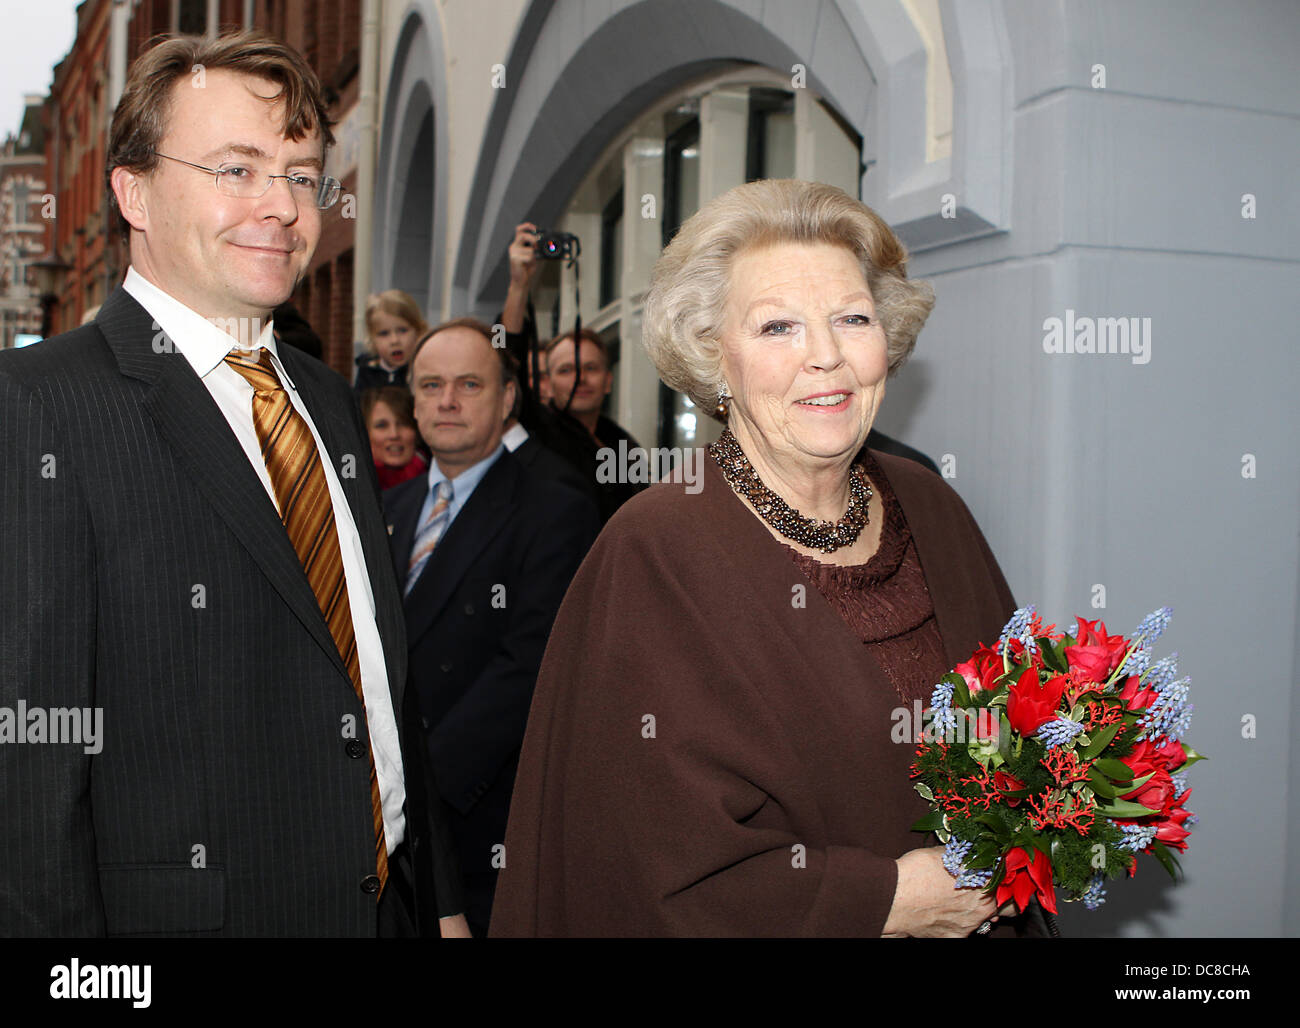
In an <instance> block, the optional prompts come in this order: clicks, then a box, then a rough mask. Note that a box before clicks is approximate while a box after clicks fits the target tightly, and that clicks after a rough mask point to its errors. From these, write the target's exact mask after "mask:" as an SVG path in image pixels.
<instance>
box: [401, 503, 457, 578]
mask: <svg viewBox="0 0 1300 1028" xmlns="http://www.w3.org/2000/svg"><path fill="white" fill-rule="evenodd" d="M451 496H452V488H451V481H450V480H449V479H446V478H444V479H443V480H442V481H441V482H439V483H438V491H437V495H436V496H435V498H434V501H433V509H432V510H430V511H429V516H428V517H427V518H425V519H424V524H423V525H421V526H420V531H419V532H417V533H416V534H415V542H414V543H412V544H411V562H410V563H409V564H407V565H406V593H405V595H410V592H411V588H412V587H413V586H414V585H415V580H416V579H417V578H419V577H420V572H421V571H423V570H424V566H425V565H426V564H427V563H429V556H430V555H431V554H432V553H433V548H434V547H435V546H437V545H438V540H439V539H440V538H441V537H442V533H443V531H444V530H445V529H446V527H447V518H448V516H449V514H450V512H451Z"/></svg>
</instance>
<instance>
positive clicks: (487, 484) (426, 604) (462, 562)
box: [406, 453, 521, 645]
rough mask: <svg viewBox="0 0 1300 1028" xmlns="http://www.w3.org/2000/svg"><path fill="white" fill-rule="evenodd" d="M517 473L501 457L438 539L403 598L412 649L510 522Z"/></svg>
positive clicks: (506, 455)
mask: <svg viewBox="0 0 1300 1028" xmlns="http://www.w3.org/2000/svg"><path fill="white" fill-rule="evenodd" d="M520 473H521V471H520V467H519V464H518V463H517V462H516V461H515V459H514V458H513V457H512V456H511V455H510V454H509V453H503V454H502V455H501V456H500V457H499V458H498V459H497V462H496V463H495V464H493V465H492V467H491V468H489V469H488V473H487V474H486V475H485V476H484V477H483V481H481V482H480V483H479V484H478V487H477V488H476V489H475V490H474V492H473V494H472V495H471V496H470V498H469V501H468V502H467V503H466V504H465V506H464V507H462V508H461V511H460V513H459V514H457V515H456V520H455V521H453V522H452V523H451V526H450V527H449V528H448V529H447V531H446V532H445V533H444V534H443V536H442V538H441V539H439V540H438V545H437V548H436V549H434V551H433V555H432V556H431V557H430V558H429V563H428V564H426V565H425V568H424V570H423V571H422V572H421V573H420V577H419V579H418V580H417V581H416V583H415V588H413V589H412V590H411V592H410V594H409V595H408V596H407V597H406V635H407V639H408V640H409V641H410V643H411V644H412V645H414V644H415V642H416V640H417V639H419V638H420V636H422V635H423V634H424V633H425V632H427V631H428V630H429V627H430V626H431V625H432V624H433V622H434V621H435V620H436V619H437V618H438V615H439V614H441V613H442V610H443V608H444V607H445V606H446V605H447V601H448V600H449V599H450V598H451V595H452V593H453V592H455V590H456V587H457V586H458V585H459V584H460V581H461V579H462V578H464V577H465V573H466V572H467V571H468V570H469V569H470V568H471V567H472V566H473V565H474V562H475V561H476V560H477V559H478V557H479V554H481V553H482V552H483V550H484V549H485V548H486V547H487V545H488V543H490V542H491V541H492V540H493V539H494V538H495V537H496V535H497V533H498V532H500V531H501V529H502V527H503V526H504V525H505V523H506V522H507V521H508V520H509V518H510V510H511V502H510V501H511V498H512V497H513V496H514V492H515V485H516V483H517V482H518V480H519V475H520ZM409 552H410V547H409V544H408V546H407V553H408V554H409Z"/></svg>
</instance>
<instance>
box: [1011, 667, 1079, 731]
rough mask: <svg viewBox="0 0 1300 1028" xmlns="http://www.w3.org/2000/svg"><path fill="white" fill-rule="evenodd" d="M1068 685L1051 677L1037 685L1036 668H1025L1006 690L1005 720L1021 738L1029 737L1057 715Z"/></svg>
mask: <svg viewBox="0 0 1300 1028" xmlns="http://www.w3.org/2000/svg"><path fill="white" fill-rule="evenodd" d="M1069 684H1070V683H1069V681H1068V680H1067V679H1066V678H1065V677H1064V676H1062V675H1055V676H1053V677H1052V678H1049V679H1048V680H1047V681H1046V682H1044V683H1041V684H1040V683H1039V680H1038V669H1037V668H1032V667H1031V668H1026V669H1025V671H1023V672H1022V673H1021V675H1020V678H1019V679H1018V680H1017V681H1016V683H1015V684H1014V685H1013V686H1011V688H1010V689H1009V690H1008V691H1007V720H1008V721H1010V722H1011V727H1012V728H1013V729H1015V730H1016V731H1017V732H1019V733H1020V734H1021V735H1033V734H1034V733H1035V732H1036V731H1038V729H1039V728H1041V727H1042V726H1043V725H1045V724H1047V722H1048V721H1051V720H1052V719H1053V718H1055V717H1056V716H1057V714H1058V709H1057V708H1059V707H1060V705H1061V696H1062V695H1063V694H1064V692H1065V689H1066V686H1068V685H1069Z"/></svg>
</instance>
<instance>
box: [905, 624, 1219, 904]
mask: <svg viewBox="0 0 1300 1028" xmlns="http://www.w3.org/2000/svg"><path fill="white" fill-rule="evenodd" d="M1169 617H1170V610H1169V608H1168V607H1162V608H1161V609H1160V610H1157V611H1154V612H1152V613H1151V614H1148V615H1147V616H1146V617H1145V618H1144V619H1143V621H1142V623H1141V624H1140V625H1138V627H1137V628H1136V629H1135V630H1134V632H1133V634H1132V636H1131V637H1129V638H1125V637H1124V636H1121V635H1109V634H1108V633H1107V631H1106V626H1105V624H1104V623H1103V622H1102V621H1100V620H1098V621H1085V620H1083V619H1082V618H1078V619H1077V622H1078V623H1077V625H1076V628H1075V631H1074V633H1073V634H1053V633H1054V631H1055V627H1056V626H1055V625H1048V626H1046V627H1044V626H1043V625H1042V624H1041V622H1040V620H1039V617H1038V614H1037V613H1036V612H1035V610H1034V608H1033V607H1022V608H1021V609H1020V610H1017V611H1016V613H1015V614H1014V615H1013V616H1012V618H1011V620H1010V621H1009V622H1008V623H1007V626H1006V627H1005V628H1004V629H1003V630H1002V635H1001V636H1000V637H999V639H998V643H997V646H995V647H989V646H981V647H980V648H979V649H978V650H976V651H975V653H974V654H972V656H971V658H970V660H967V661H965V662H964V663H961V664H958V665H957V667H956V668H955V669H954V670H953V671H951V672H949V673H948V674H946V675H944V676H943V679H942V680H941V681H940V682H939V684H938V685H936V686H935V687H934V693H933V695H932V697H931V700H930V707H929V708H928V709H927V710H926V712H925V716H926V718H927V723H926V725H925V729H924V732H923V733H922V737H921V741H920V743H919V744H918V746H917V749H916V758H915V760H914V762H913V764H912V777H913V778H914V779H916V780H917V781H916V790H917V792H919V793H920V794H921V796H922V797H923V798H924V799H926V800H928V801H929V802H930V804H931V805H932V808H933V809H932V811H931V812H930V814H928V815H927V816H926V817H924V818H922V819H921V820H920V821H918V822H917V823H916V824H915V825H913V828H914V830H917V831H933V832H937V833H938V836H939V839H940V841H941V842H943V843H944V844H945V851H944V866H945V867H946V868H947V869H948V871H949V873H951V874H952V875H953V876H954V877H955V878H956V880H957V881H956V887H957V888H984V889H986V890H987V891H989V892H990V893H996V899H997V902H998V904H999V905H1001V904H1003V903H1005V902H1006V901H1007V900H1008V899H1010V900H1014V901H1015V904H1016V907H1017V909H1019V910H1021V911H1023V910H1024V909H1025V905H1026V904H1027V903H1028V901H1029V899H1030V897H1032V896H1037V897H1038V901H1039V902H1040V903H1041V904H1042V906H1043V907H1044V909H1046V910H1049V911H1051V912H1052V913H1056V912H1057V908H1056V892H1055V888H1056V887H1058V886H1059V887H1060V888H1061V889H1062V891H1063V893H1064V896H1063V898H1064V899H1067V900H1082V901H1083V904H1084V906H1085V907H1087V908H1088V909H1090V910H1093V909H1096V908H1097V906H1099V905H1100V904H1101V903H1102V902H1103V899H1104V892H1105V882H1106V880H1107V879H1108V878H1115V877H1118V876H1119V875H1122V874H1127V875H1129V876H1130V877H1131V876H1132V875H1133V874H1134V872H1135V870H1136V865H1137V854H1138V853H1150V854H1151V855H1152V856H1154V857H1155V858H1156V859H1157V860H1159V861H1160V863H1161V864H1162V865H1163V866H1164V867H1165V869H1166V870H1167V871H1168V872H1169V874H1170V875H1171V876H1172V877H1174V878H1175V880H1176V879H1177V877H1178V860H1177V857H1176V856H1175V854H1174V852H1173V851H1174V850H1180V851H1181V850H1186V849H1187V841H1186V840H1187V836H1188V829H1189V828H1190V827H1191V826H1192V825H1193V824H1194V823H1195V822H1196V816H1195V815H1194V814H1192V813H1191V812H1190V811H1188V810H1187V809H1186V807H1185V806H1184V804H1185V803H1186V802H1187V798H1188V796H1189V795H1190V794H1191V790H1190V789H1189V788H1188V787H1187V782H1186V771H1187V769H1188V768H1189V767H1190V766H1191V765H1192V764H1194V763H1196V761H1198V760H1201V759H1204V758H1202V757H1201V756H1200V754H1198V753H1197V752H1196V751H1195V750H1193V749H1191V748H1190V747H1189V746H1186V745H1184V744H1183V743H1182V742H1181V741H1180V740H1181V739H1182V737H1183V735H1184V733H1185V732H1186V731H1187V728H1188V723H1189V721H1190V719H1191V715H1192V709H1193V708H1192V705H1191V703H1189V702H1188V692H1187V684H1188V680H1187V679H1186V678H1178V677H1177V674H1178V672H1177V667H1176V660H1177V656H1178V655H1177V654H1176V653H1175V654H1172V655H1171V656H1169V657H1166V658H1164V659H1163V660H1157V661H1153V660H1152V656H1151V646H1152V643H1154V642H1155V640H1156V638H1157V637H1158V636H1159V635H1160V633H1161V632H1162V631H1163V630H1164V628H1165V626H1166V625H1167V624H1168V623H1169Z"/></svg>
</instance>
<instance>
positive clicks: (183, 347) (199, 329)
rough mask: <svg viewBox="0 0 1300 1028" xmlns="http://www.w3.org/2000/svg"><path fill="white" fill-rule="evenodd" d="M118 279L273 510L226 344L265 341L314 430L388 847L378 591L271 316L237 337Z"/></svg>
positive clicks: (396, 831)
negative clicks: (214, 413)
mask: <svg viewBox="0 0 1300 1028" xmlns="http://www.w3.org/2000/svg"><path fill="white" fill-rule="evenodd" d="M122 285H123V288H124V289H126V291H127V292H128V293H130V294H131V295H132V296H133V297H135V299H136V300H137V301H139V303H140V306H142V307H143V308H144V309H145V310H146V311H148V312H149V313H150V314H151V315H152V316H153V319H154V323H155V324H154V331H155V332H157V331H158V330H161V331H162V332H164V333H166V336H167V339H169V340H170V341H171V343H172V345H173V346H174V347H175V349H177V350H178V351H180V353H181V355H182V356H183V357H184V358H185V359H186V360H187V361H189V363H190V367H192V368H193V369H194V373H195V374H196V375H198V376H199V380H200V381H201V382H202V383H203V385H204V386H205V387H206V388H207V390H208V392H209V393H211V394H212V399H213V400H214V401H216V404H217V407H218V408H219V409H220V410H221V413H222V415H223V416H224V417H225V419H226V421H227V422H228V423H229V425H230V430H231V431H232V432H234V434H235V438H236V439H237V440H238V441H239V445H240V446H241V447H243V450H244V455H245V456H246V457H248V463H249V464H250V465H252V468H253V470H254V471H255V472H257V477H258V478H259V479H261V481H262V485H263V486H264V487H265V489H266V495H267V496H269V497H270V499H271V503H272V504H274V505H275V508H276V510H277V511H278V510H279V509H280V505H279V502H278V501H277V500H276V498H275V487H274V486H273V485H272V484H271V476H270V474H269V473H268V472H267V470H266V463H265V462H264V461H263V460H262V444H261V443H260V442H259V441H258V438H257V429H256V427H255V426H254V424H253V391H254V390H253V387H252V386H251V385H250V384H249V383H248V381H247V380H246V379H245V378H244V377H243V376H242V375H241V374H240V373H239V372H238V371H236V370H235V369H234V368H232V367H231V366H230V365H228V364H227V363H226V362H225V358H226V355H227V354H228V353H229V352H230V351H231V349H235V348H237V349H240V350H245V351H255V350H257V349H259V348H261V347H265V348H266V349H267V350H269V351H270V352H271V362H272V364H274V366H275V373H276V374H277V375H279V377H280V382H281V384H282V385H283V386H284V389H285V392H286V393H288V394H289V402H290V403H292V404H293V407H294V410H296V411H297V412H298V414H299V415H300V416H301V417H302V419H303V421H305V422H306V423H307V427H308V428H309V429H311V434H312V438H313V439H315V440H316V449H317V450H318V451H319V453H320V455H321V466H322V467H323V468H324V471H325V481H326V483H327V484H328V486H329V493H330V502H331V503H332V504H333V505H334V524H335V527H336V528H337V530H338V536H339V550H340V555H341V556H342V558H343V575H344V579H345V581H346V582H347V587H348V601H349V605H350V606H351V608H352V629H353V631H354V633H355V634H356V639H357V659H358V661H359V663H360V665H361V691H362V695H363V696H364V697H365V701H366V722H367V724H368V725H369V728H370V748H371V752H372V753H373V754H374V759H375V774H376V776H377V777H378V779H379V796H380V799H381V801H382V804H383V809H384V839H385V841H386V842H387V844H388V851H389V852H390V853H391V852H393V850H395V849H396V848H397V847H398V845H399V844H400V843H401V842H402V840H403V839H404V838H405V837H406V817H405V815H404V814H403V813H402V807H403V806H404V805H405V803H406V784H405V779H404V777H403V770H402V751H401V747H400V746H399V744H398V735H397V719H396V717H395V716H394V714H393V699H392V694H391V693H390V692H389V687H388V667H387V664H386V663H385V661H384V647H383V643H382V641H381V640H380V638H379V625H378V622H377V621H376V620H375V596H374V593H373V592H372V591H371V588H370V575H369V574H368V573H367V571H366V558H365V553H364V551H363V550H362V548H361V536H360V534H359V533H358V532H357V526H356V523H355V522H354V521H353V519H352V508H351V507H349V506H348V501H347V497H346V495H344V493H343V487H342V486H341V485H340V484H339V478H338V473H337V471H336V470H335V466H334V462H335V461H336V460H337V459H338V458H339V456H340V455H339V454H331V453H329V452H328V451H327V450H326V449H325V444H324V442H322V440H321V437H320V433H319V432H317V431H316V425H315V423H314V422H313V421H312V419H311V414H309V413H308V411H307V407H306V406H305V405H304V404H303V402H302V397H300V396H299V395H298V390H297V387H296V386H295V385H294V384H293V380H292V379H291V378H290V377H289V373H288V372H287V371H285V369H284V366H283V365H282V364H281V363H280V355H279V354H278V353H277V352H276V343H275V336H274V335H273V334H272V332H271V322H270V321H267V322H266V324H265V325H258V324H256V323H255V322H253V323H250V324H248V325H231V326H228V327H230V328H234V329H235V330H236V331H237V332H239V334H240V335H241V336H244V338H243V339H239V338H236V337H235V336H232V335H230V334H229V333H228V332H226V331H224V330H223V329H222V328H218V327H217V325H216V324H215V323H214V322H213V321H210V320H208V319H207V318H205V317H203V316H202V315H200V314H197V313H195V312H194V311H192V310H191V309H190V308H188V307H186V306H185V305H184V304H183V303H181V302H180V301H179V300H176V299H175V298H173V297H171V296H169V295H168V294H167V293H165V292H163V291H162V290H161V289H159V288H158V287H157V286H156V285H154V284H153V283H152V282H150V281H149V280H148V279H146V278H145V277H144V276H143V275H141V274H140V273H139V272H137V271H136V270H135V268H128V269H127V273H126V280H125V281H124V282H123V283H122ZM253 359H256V358H255V357H254V358H253ZM361 443H362V447H363V449H364V450H365V453H364V454H363V456H364V457H365V459H367V460H369V458H370V454H369V450H368V443H367V441H366V440H364V439H363V440H361Z"/></svg>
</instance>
